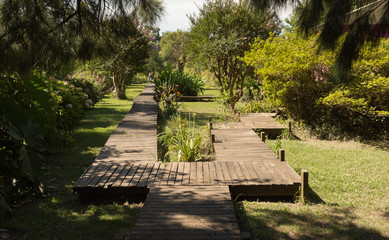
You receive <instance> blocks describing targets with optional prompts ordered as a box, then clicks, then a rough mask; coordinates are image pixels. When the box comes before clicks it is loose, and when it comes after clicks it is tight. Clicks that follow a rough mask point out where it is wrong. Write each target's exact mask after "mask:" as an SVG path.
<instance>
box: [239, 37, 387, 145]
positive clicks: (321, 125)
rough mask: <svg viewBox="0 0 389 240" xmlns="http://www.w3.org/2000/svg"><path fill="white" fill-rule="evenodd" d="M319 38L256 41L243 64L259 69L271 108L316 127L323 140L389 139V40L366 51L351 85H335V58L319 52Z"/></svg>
mask: <svg viewBox="0 0 389 240" xmlns="http://www.w3.org/2000/svg"><path fill="white" fill-rule="evenodd" d="M316 38H317V36H312V37H310V38H308V39H302V38H299V37H298V36H296V35H295V34H291V33H288V34H285V36H282V37H272V38H270V39H268V40H266V41H257V42H256V43H255V44H254V45H253V46H252V50H251V52H247V53H246V55H245V57H244V60H245V61H246V63H247V64H249V65H252V66H254V67H256V73H257V74H258V76H260V77H261V78H262V79H263V87H264V90H265V94H266V96H267V97H268V99H269V100H270V101H271V102H272V104H273V105H274V106H276V107H278V108H282V109H283V110H284V111H285V113H286V114H287V115H289V116H290V117H292V118H293V119H296V120H302V121H304V122H305V123H308V124H309V125H311V126H312V128H313V129H315V130H317V131H318V133H320V135H321V137H329V136H331V135H335V136H336V135H338V136H346V137H357V136H360V137H369V136H370V137H384V138H385V136H387V132H388V130H389V129H388V127H387V126H388V124H387V123H388V117H387V116H388V113H389V111H388V106H389V101H388V91H389V79H388V77H389V73H388V64H389V57H388V56H389V47H388V44H389V41H388V40H385V41H383V42H382V44H381V45H379V46H378V47H376V48H372V47H369V48H365V49H363V50H362V52H361V53H362V55H361V58H360V60H358V61H357V62H355V63H354V65H353V68H352V71H351V72H350V74H348V75H347V81H345V82H347V83H343V84H339V85H335V84H333V83H332V82H331V81H330V77H331V76H330V72H331V66H332V65H333V63H334V61H335V54H334V53H332V52H328V51H321V52H320V51H318V50H317V47H316V46H315V41H316Z"/></svg>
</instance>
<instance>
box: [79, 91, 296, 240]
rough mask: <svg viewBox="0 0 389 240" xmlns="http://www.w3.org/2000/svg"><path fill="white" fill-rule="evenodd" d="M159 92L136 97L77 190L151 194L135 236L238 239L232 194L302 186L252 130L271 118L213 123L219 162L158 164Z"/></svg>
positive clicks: (284, 191)
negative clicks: (154, 97)
mask: <svg viewBox="0 0 389 240" xmlns="http://www.w3.org/2000/svg"><path fill="white" fill-rule="evenodd" d="M153 94H154V93H153V85H151V84H149V85H147V86H146V88H145V89H144V91H143V92H142V94H141V95H139V96H137V97H136V98H135V99H134V104H133V107H132V109H131V111H130V112H129V113H128V114H127V115H126V116H125V118H124V119H123V121H122V122H121V123H120V124H119V126H118V127H117V128H116V129H115V130H114V131H113V133H112V134H111V136H110V137H109V139H108V140H107V142H106V144H105V146H104V147H103V149H102V150H101V152H100V154H99V155H98V156H97V158H96V160H95V161H94V162H93V163H92V164H91V165H90V166H89V168H87V169H86V171H85V172H84V173H83V174H82V176H81V177H80V178H79V179H78V181H77V182H76V183H75V185H74V187H73V190H74V192H76V193H78V194H79V195H80V198H81V199H83V198H86V197H87V198H88V199H92V200H94V199H95V198H96V197H98V196H101V195H105V196H113V195H118V196H125V197H126V198H127V197H133V196H137V195H141V196H143V199H145V198H146V196H147V198H146V200H145V204H144V207H143V208H142V210H141V214H140V217H139V219H138V221H137V222H136V225H135V227H134V230H133V231H132V232H131V233H130V234H129V235H128V236H127V237H129V238H130V239H240V235H239V234H240V232H239V228H238V225H237V220H236V217H235V214H234V211H233V205H232V201H231V197H230V194H231V196H232V197H234V198H235V197H236V196H238V195H239V196H240V195H243V196H254V197H259V196H293V195H295V194H296V192H297V191H298V190H299V187H300V186H302V185H301V178H300V176H299V175H298V174H297V173H296V172H295V171H294V170H293V169H292V168H291V167H290V166H289V165H288V164H287V163H286V162H284V161H280V160H278V159H277V158H276V157H275V155H274V153H273V152H272V151H271V149H270V148H269V147H268V146H267V145H266V144H265V143H264V142H262V141H261V140H260V139H259V137H258V136H257V135H256V133H255V132H254V131H253V130H252V125H255V126H258V123H259V124H262V123H261V121H262V120H263V121H264V122H265V121H268V122H271V121H270V120H271V119H273V118H272V117H271V116H264V115H260V116H248V117H242V118H241V122H240V123H239V124H240V125H239V124H237V125H236V126H234V127H227V126H226V125H223V124H215V125H214V128H213V129H212V130H211V133H212V134H213V135H214V138H215V142H214V143H213V146H214V149H215V155H216V161H214V162H191V163H187V162H171V163H167V164H164V163H161V162H156V157H157V114H158V106H157V104H156V102H154V100H153ZM272 121H273V122H274V119H273V120H272ZM268 125H269V124H268Z"/></svg>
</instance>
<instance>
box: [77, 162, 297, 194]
mask: <svg viewBox="0 0 389 240" xmlns="http://www.w3.org/2000/svg"><path fill="white" fill-rule="evenodd" d="M299 183H300V176H299V175H298V174H297V173H296V172H295V171H294V170H293V169H292V168H291V167H290V166H289V164H288V163H286V162H281V161H266V160H263V161H229V162H221V161H220V162H219V161H215V162H190V163H189V162H171V163H166V164H163V163H161V162H156V163H127V164H125V165H123V164H115V163H111V162H96V163H94V164H92V165H91V166H90V167H89V168H88V169H87V170H86V171H85V173H84V174H83V175H82V177H81V178H80V179H79V180H78V181H77V182H76V184H75V185H74V190H75V191H76V192H79V191H82V190H84V189H86V188H93V189H95V190H96V191H97V190H98V189H99V188H101V190H102V189H109V188H127V187H155V186H215V185H223V186H238V185H249V186H250V185H251V186H255V185H273V186H274V185H298V184H299Z"/></svg>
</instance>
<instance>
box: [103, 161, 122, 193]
mask: <svg viewBox="0 0 389 240" xmlns="http://www.w3.org/2000/svg"><path fill="white" fill-rule="evenodd" d="M125 166H126V165H118V167H117V168H116V169H115V172H114V173H113V174H112V175H111V177H110V178H109V179H108V180H107V181H106V182H105V185H104V188H109V187H111V186H112V185H113V184H114V182H115V181H116V179H117V177H118V176H119V175H120V173H121V171H122V170H123V169H124V168H125Z"/></svg>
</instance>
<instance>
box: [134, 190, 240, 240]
mask: <svg viewBox="0 0 389 240" xmlns="http://www.w3.org/2000/svg"><path fill="white" fill-rule="evenodd" d="M165 196H184V197H182V198H167V199H166V198H165ZM183 236H184V237H185V238H182V237H183ZM128 237H129V238H130V239H178V238H180V239H187V238H192V239H240V230H239V226H238V223H237V221H236V217H235V214H234V209H233V206H232V201H231V199H230V197H229V190H228V187H227V186H224V187H212V186H207V187H199V186H193V187H178V186H166V187H158V188H153V189H151V190H150V193H149V195H148V197H147V199H146V201H145V204H144V206H143V208H142V210H141V213H140V216H139V218H138V220H137V222H136V224H135V227H134V229H133V231H132V232H131V233H130V234H129V236H128Z"/></svg>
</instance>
